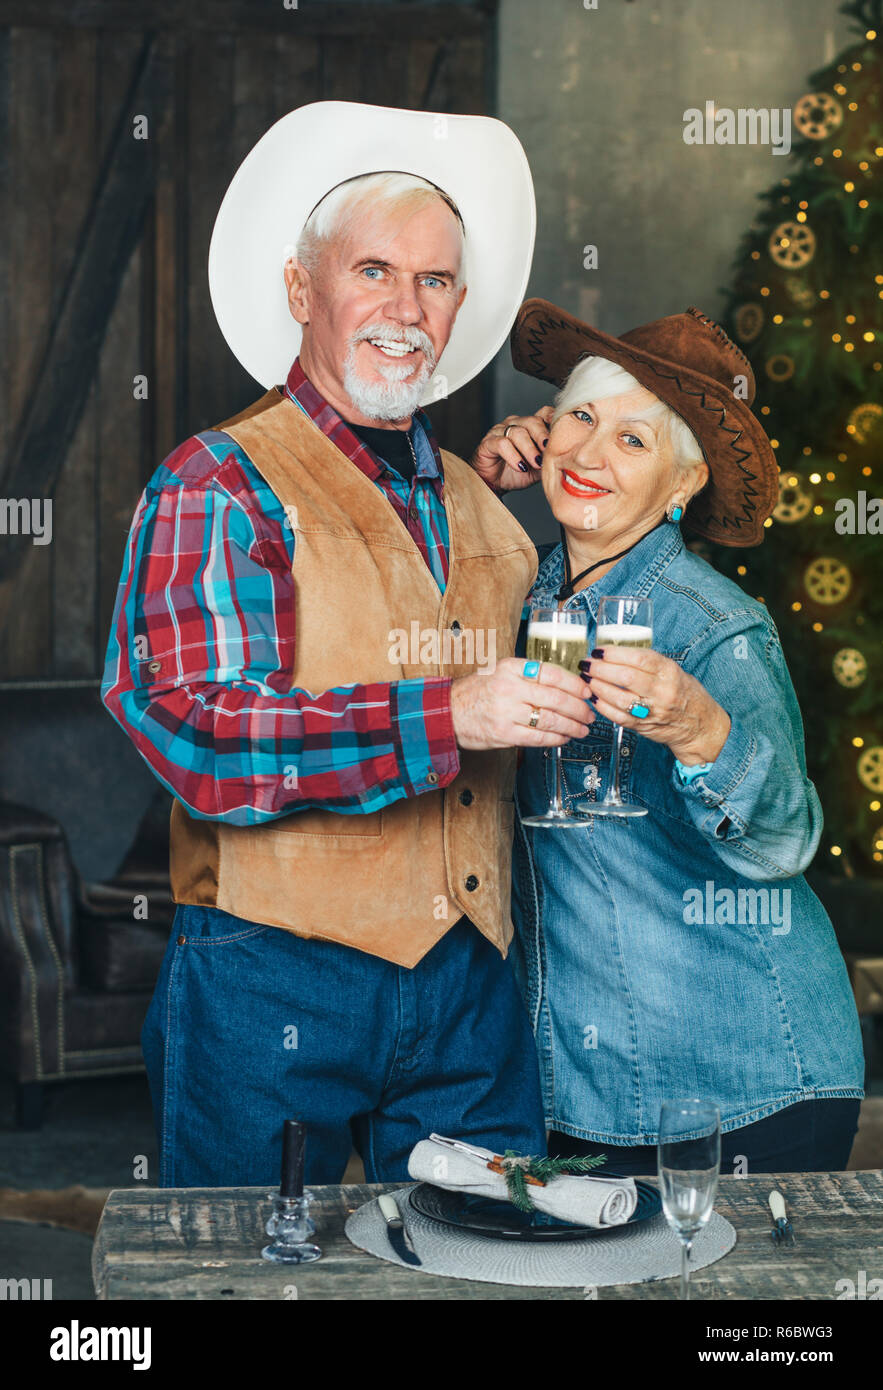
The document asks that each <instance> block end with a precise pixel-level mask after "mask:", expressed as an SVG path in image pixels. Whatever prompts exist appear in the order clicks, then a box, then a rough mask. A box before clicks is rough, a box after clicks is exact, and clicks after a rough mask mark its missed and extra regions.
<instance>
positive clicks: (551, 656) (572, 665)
mask: <svg viewBox="0 0 883 1390" xmlns="http://www.w3.org/2000/svg"><path fill="white" fill-rule="evenodd" d="M588 640H589V630H588V628H587V627H580V625H579V624H578V623H555V622H552V623H544V622H532V623H531V624H530V626H529V627H528V629H527V659H528V661H551V662H552V664H553V665H555V666H563V667H564V670H565V671H571V672H572V673H573V675H575V676H578V675H579V664H580V662H581V661H584V660H585V658H586V655H587V652H586V648H587V646H588Z"/></svg>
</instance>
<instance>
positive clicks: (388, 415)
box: [343, 340, 435, 420]
mask: <svg viewBox="0 0 883 1390" xmlns="http://www.w3.org/2000/svg"><path fill="white" fill-rule="evenodd" d="M360 341H361V340H360ZM357 345H358V344H357V343H351V344H350V347H349V351H348V353H347V355H346V361H345V362H344V364H343V386H344V390H345V391H346V393H347V395H348V396H349V398H350V400H351V401H352V403H353V405H354V406H355V408H356V410H357V411H358V412H359V414H360V415H364V416H366V417H367V418H368V419H369V420H404V419H406V418H407V417H408V416H409V415H413V414H414V411H415V410H416V409H417V407H418V406H419V404H420V397H421V396H422V395H423V390H424V387H425V386H426V383H427V381H428V380H429V378H430V376H431V375H432V372H433V368H434V366H435V363H434V362H431V361H429V360H428V359H427V358H425V357H424V361H423V366H422V367H421V368H420V371H419V372H418V374H417V379H416V381H412V382H405V381H401V380H398V381H397V380H396V375H397V374H400V373H404V374H405V375H407V374H408V373H409V368H408V367H405V366H397V365H396V364H395V363H394V362H391V363H390V365H389V366H388V367H387V368H385V369H384V370H385V372H386V373H388V376H387V380H386V381H364V380H363V379H362V377H360V376H359V375H358V374H357V372H356V363H355V357H356V347H357Z"/></svg>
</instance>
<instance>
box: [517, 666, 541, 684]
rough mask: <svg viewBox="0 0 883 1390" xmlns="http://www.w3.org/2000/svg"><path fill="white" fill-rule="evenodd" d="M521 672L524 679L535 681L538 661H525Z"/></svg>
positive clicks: (538, 672)
mask: <svg viewBox="0 0 883 1390" xmlns="http://www.w3.org/2000/svg"><path fill="white" fill-rule="evenodd" d="M521 674H522V675H523V676H524V678H525V680H529V681H535V680H536V679H537V677H538V676H539V674H540V663H539V662H538V661H525V663H524V670H523V671H522V673H521Z"/></svg>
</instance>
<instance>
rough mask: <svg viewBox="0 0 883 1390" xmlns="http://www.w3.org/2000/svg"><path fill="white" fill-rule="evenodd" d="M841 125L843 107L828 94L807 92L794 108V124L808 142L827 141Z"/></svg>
mask: <svg viewBox="0 0 883 1390" xmlns="http://www.w3.org/2000/svg"><path fill="white" fill-rule="evenodd" d="M842 123H843V107H842V106H841V105H840V102H839V101H838V100H837V98H836V97H832V96H831V94H830V92H807V94H806V96H803V97H801V98H800V100H799V101H798V102H797V104H796V106H795V107H794V124H795V125H796V126H797V129H798V130H799V131H800V134H801V135H805V136H806V137H807V139H808V140H827V138H828V136H829V135H833V133H834V131H835V130H836V129H837V127H838V126H839V125H841V124H842Z"/></svg>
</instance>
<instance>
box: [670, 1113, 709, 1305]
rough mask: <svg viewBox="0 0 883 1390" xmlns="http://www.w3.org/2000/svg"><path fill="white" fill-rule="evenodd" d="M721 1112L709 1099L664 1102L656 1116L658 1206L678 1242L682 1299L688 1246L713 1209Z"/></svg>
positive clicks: (687, 1280) (686, 1291) (686, 1287)
mask: <svg viewBox="0 0 883 1390" xmlns="http://www.w3.org/2000/svg"><path fill="white" fill-rule="evenodd" d="M720 1162H721V1132H720V1111H719V1110H718V1108H717V1106H716V1105H714V1104H712V1102H711V1101H705V1100H667V1101H665V1103H664V1104H663V1107H662V1111H661V1113H660V1116H659V1191H660V1196H661V1197H662V1210H663V1211H664V1212H665V1218H666V1220H667V1221H668V1224H669V1226H671V1228H672V1230H674V1231H676V1232H677V1234H678V1237H679V1239H680V1241H681V1298H684V1299H688V1298H689V1297H690V1250H691V1248H692V1245H693V1241H694V1240H695V1238H696V1235H697V1234H698V1232H699V1231H701V1230H702V1228H703V1226H705V1225H707V1223H708V1221H709V1219H710V1217H711V1213H712V1210H713V1208H714V1198H715V1194H716V1192H717V1182H718V1177H719V1176H720Z"/></svg>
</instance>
